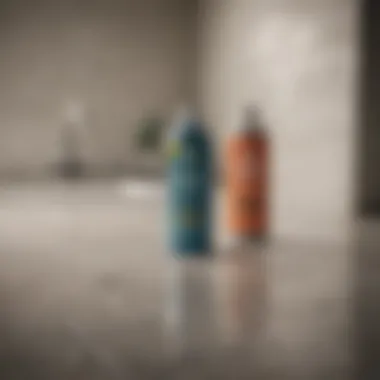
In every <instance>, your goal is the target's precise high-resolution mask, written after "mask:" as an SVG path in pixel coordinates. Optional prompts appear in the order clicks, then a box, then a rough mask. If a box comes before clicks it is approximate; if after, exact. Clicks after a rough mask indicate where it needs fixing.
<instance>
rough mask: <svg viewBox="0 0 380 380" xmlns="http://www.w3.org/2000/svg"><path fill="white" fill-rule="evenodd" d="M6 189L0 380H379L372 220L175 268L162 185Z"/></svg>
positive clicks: (379, 261) (1, 232) (377, 260)
mask: <svg viewBox="0 0 380 380" xmlns="http://www.w3.org/2000/svg"><path fill="white" fill-rule="evenodd" d="M0 194H1V196H0V268H1V269H0V284H1V288H0V289H1V292H0V306H1V309H0V358H1V361H0V378H1V379H4V380H8V379H9V380H11V379H12V380H13V379H15V380H18V379H28V380H31V379H41V380H45V379H48V380H50V379H51V380H59V379H64V380H72V379H73V380H74V379H75V380H76V379H78V380H79V379H80V380H96V379H104V380H105V379H107V380H112V379H138V380H144V379H161V378H165V379H169V380H170V379H178V380H180V379H197V380H198V379H211V378H218V379H234V380H235V379H236V380H238V379H253V378H255V379H259V380H260V379H276V380H277V379H279V380H286V379H292V380H295V379H305V380H306V379H307V380H313V379H316V380H317V379H318V380H319V379H321V380H322V379H323V380H330V379H331V380H346V379H350V378H353V377H354V376H359V377H358V378H361V379H371V378H379V377H378V376H376V373H377V372H376V370H377V364H376V363H377V360H376V349H378V348H379V344H378V342H379V341H378V339H377V337H378V335H377V332H378V330H376V329H377V328H378V324H379V322H378V321H379V320H380V319H379V317H380V316H379V312H378V309H379V308H378V306H377V304H378V297H376V296H377V294H378V290H379V277H378V274H379V271H380V256H379V252H380V251H379V249H378V247H379V246H380V235H378V231H380V227H379V225H380V224H378V223H377V222H376V221H372V222H370V221H368V222H365V223H364V222H361V223H358V227H357V230H356V231H355V235H357V236H355V237H353V240H352V241H351V242H348V243H347V244H339V245H337V244H328V243H323V242H305V241H303V242H301V241H300V242H297V241H292V242H290V241H287V242H286V241H273V242H271V243H270V244H269V245H268V246H267V247H265V248H260V247H256V248H255V247H240V248H235V249H221V250H219V252H217V254H216V256H215V258H214V259H212V260H205V261H197V260H195V261H194V260H193V261H177V260H175V259H173V258H172V257H171V255H170V254H169V253H168V252H167V251H166V249H165V241H164V239H163V237H164V236H165V235H164V234H165V230H164V202H163V200H164V199H163V197H162V194H161V192H160V190H159V186H158V187H157V186H151V187H146V186H145V187H144V186H143V187H141V186H140V185H139V184H132V186H130V184H129V183H127V184H126V183H120V182H117V181H109V182H104V183H102V182H99V181H97V182H87V183H79V182H78V183H75V182H74V183H63V182H55V183H45V184H28V185H25V184H19V185H17V184H12V185H10V184H9V185H2V186H1V187H0ZM360 374H361V375H360Z"/></svg>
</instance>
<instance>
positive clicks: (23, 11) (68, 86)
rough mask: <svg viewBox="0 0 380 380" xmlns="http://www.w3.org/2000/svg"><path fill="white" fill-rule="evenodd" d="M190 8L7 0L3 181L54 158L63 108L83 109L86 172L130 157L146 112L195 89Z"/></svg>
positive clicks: (0, 126)
mask: <svg viewBox="0 0 380 380" xmlns="http://www.w3.org/2000/svg"><path fill="white" fill-rule="evenodd" d="M195 12H196V2H194V1H177V0H154V1H150V0H79V1H78V0H64V1H61V0H49V1H46V0H33V1H30V0H12V1H2V2H1V3H0V18H1V20H0V22H1V23H0V24H1V26H0V27H1V32H0V49H1V59H0V175H2V174H7V173H9V172H31V173H35V172H40V171H46V170H47V169H48V168H49V167H50V166H51V165H52V164H53V163H54V161H56V160H57V156H58V152H59V151H58V141H57V139H58V131H59V128H60V127H61V124H62V121H63V120H62V119H63V114H64V113H65V107H66V104H67V102H70V101H72V100H73V101H75V102H78V103H79V104H80V105H81V106H83V108H84V112H85V118H86V129H85V130H84V131H83V139H84V156H85V158H86V162H87V164H88V165H89V166H95V167H96V166H106V167H107V166H112V165H114V164H119V163H125V162H128V160H133V159H134V157H133V155H131V154H130V152H129V149H130V146H129V141H128V135H129V133H130V131H131V129H132V128H134V127H135V126H136V122H137V121H138V120H139V118H140V117H141V116H142V115H144V112H146V111H148V112H149V111H155V110H157V112H158V113H159V114H162V115H163V116H167V115H168V114H170V113H171V112H172V110H173V106H174V105H175V104H176V103H177V102H178V98H180V97H181V96H184V95H186V94H188V93H189V92H191V91H192V90H191V86H192V85H193V82H194V73H195V71H194V63H195V55H194V52H195V28H196V23H195V15H196V13H195Z"/></svg>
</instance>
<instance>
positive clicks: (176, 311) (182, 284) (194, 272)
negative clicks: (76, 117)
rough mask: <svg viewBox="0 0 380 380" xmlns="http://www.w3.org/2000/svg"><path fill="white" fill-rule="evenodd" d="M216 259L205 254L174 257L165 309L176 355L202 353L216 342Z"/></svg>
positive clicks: (171, 341) (167, 335)
mask: <svg viewBox="0 0 380 380" xmlns="http://www.w3.org/2000/svg"><path fill="white" fill-rule="evenodd" d="M212 271H213V263H212V262H211V261H210V260H207V259H204V258H192V259H184V260H177V261H175V260H173V261H172V262H171V265H170V267H169V268H168V271H167V274H168V276H167V285H168V288H167V296H166V310H165V317H166V318H165V322H166V323H165V325H166V333H167V334H166V337H167V338H168V348H169V350H170V352H171V353H173V354H174V355H180V356H183V355H184V356H192V355H195V356H202V355H206V354H207V353H210V352H212V350H213V347H214V344H215V334H216V331H215V328H216V324H215V311H216V308H215V289H214V281H213V277H214V276H213V273H212Z"/></svg>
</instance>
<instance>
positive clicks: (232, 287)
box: [165, 249, 266, 356]
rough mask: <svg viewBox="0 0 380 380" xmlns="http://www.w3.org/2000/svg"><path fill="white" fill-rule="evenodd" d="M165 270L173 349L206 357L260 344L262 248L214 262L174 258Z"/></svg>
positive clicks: (167, 323)
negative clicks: (218, 351) (218, 352)
mask: <svg viewBox="0 0 380 380" xmlns="http://www.w3.org/2000/svg"><path fill="white" fill-rule="evenodd" d="M167 274H168V276H167V286H168V287H167V292H166V305H165V306H166V307H165V326H166V334H165V338H166V342H167V347H168V348H169V349H170V351H169V352H171V353H172V354H174V355H185V356H188V355H190V356H191V355H196V356H203V355H208V354H210V353H211V354H216V353H217V350H220V351H221V352H222V351H223V350H224V349H225V348H239V347H240V348H242V349H243V350H246V349H248V350H249V347H252V346H253V345H254V344H256V342H257V340H258V336H259V335H260V332H262V331H263V330H264V328H265V326H264V322H265V317H266V316H265V290H266V286H265V274H266V272H265V256H264V255H263V254H262V252H250V251H249V250H247V249H245V250H240V251H239V252H232V253H231V254H229V255H226V256H223V257H220V258H218V259H216V260H214V261H211V260H205V259H200V258H197V259H189V260H179V261H174V260H173V261H172V262H171V266H170V268H169V269H168V271H167ZM239 352H241V351H240V350H239Z"/></svg>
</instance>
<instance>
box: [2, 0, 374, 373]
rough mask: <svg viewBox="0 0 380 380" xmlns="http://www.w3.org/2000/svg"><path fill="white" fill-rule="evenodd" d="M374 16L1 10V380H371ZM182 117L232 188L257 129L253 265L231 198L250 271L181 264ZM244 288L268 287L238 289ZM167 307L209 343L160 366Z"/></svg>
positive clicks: (253, 7)
mask: <svg viewBox="0 0 380 380" xmlns="http://www.w3.org/2000/svg"><path fill="white" fill-rule="evenodd" d="M379 17H380V6H379V4H378V2H377V1H376V0H366V1H364V0H363V1H359V0H234V1H231V0H181V1H178V0H138V1H137V0H107V1H106V0H65V1H62V0H34V1H29V0H1V1H0V18H1V20H0V51H1V59H0V268H1V269H0V283H1V285H2V287H1V289H2V290H1V292H0V300H1V308H0V309H1V311H0V330H1V335H0V346H1V347H0V351H1V355H0V359H1V360H0V375H1V378H4V379H24V378H28V379H32V378H33V379H34V378H36V379H55V380H56V379H61V378H62V379H84V378H88V379H97V378H100V379H106V378H107V379H113V378H126V377H125V376H127V377H128V376H129V378H131V379H134V378H136V379H137V378H139V379H143V378H145V377H146V378H159V377H160V378H161V377H162V376H164V375H165V376H166V377H167V378H175V379H179V378H182V377H181V376H183V378H195V376H197V377H199V376H204V378H209V376H211V375H212V376H215V374H218V376H219V378H223V376H225V377H226V378H233V379H235V378H240V377H241V378H244V376H251V377H252V374H254V373H255V374H256V375H257V376H258V377H257V378H259V379H260V378H265V379H266V378H268V379H272V378H273V379H278V378H281V379H282V380H283V379H285V378H288V377H286V376H289V379H298V378H299V379H306V378H307V379H308V380H311V379H330V378H331V379H337V380H340V379H342V380H346V379H348V378H351V377H355V376H359V377H358V378H361V379H367V378H368V379H369V378H376V376H375V375H376V373H378V368H377V365H376V362H377V360H376V357H377V354H378V352H379V347H380V344H379V340H378V339H377V337H378V334H377V332H378V326H377V325H378V323H377V321H378V319H379V318H378V317H379V310H378V307H377V306H376V304H377V297H376V295H377V290H378V287H379V282H378V279H377V277H378V270H379V269H378V268H379V259H378V248H379V245H380V238H379V237H378V236H380V235H379V234H378V232H379V230H380V225H379V223H378V221H377V217H378V214H379V212H380V176H379V175H378V165H377V163H378V155H379V154H380V153H379V152H380V149H379V147H380V145H379V144H380V136H378V134H379V132H378V128H377V122H378V120H377V119H378V118H377V112H378V111H377V110H378V109H379V107H378V106H377V101H378V90H379V89H380V82H379V80H378V75H377V66H378V65H377V60H378V57H379V54H378V50H379V47H378V43H377V36H378V34H379V30H377V29H379V28H380V26H378V22H377V21H378V18H379ZM183 102H187V103H189V104H192V105H194V106H195V107H196V110H197V113H198V114H199V115H200V116H201V117H202V119H203V121H204V122H205V125H206V126H207V127H208V128H209V130H210V131H211V133H212V135H213V139H214V143H215V146H216V150H217V156H218V165H219V166H220V168H219V169H221V168H222V162H223V146H224V142H225V140H226V137H227V135H228V132H229V131H230V130H231V129H233V128H234V127H235V126H236V125H238V124H239V123H240V121H241V117H242V110H243V108H244V107H245V106H246V105H247V104H252V103H253V104H257V105H258V106H259V107H260V108H261V109H262V112H263V117H264V120H265V123H266V125H267V127H268V130H269V131H270V135H271V170H270V175H271V194H270V197H271V233H272V237H273V239H272V241H271V244H270V245H269V247H267V248H266V249H265V250H264V252H262V250H261V249H253V248H251V249H249V250H248V251H249V252H248V257H255V258H258V257H260V258H261V259H260V260H258V259H257V260H258V261H259V262H260V264H258V262H257V260H256V261H255V262H254V263H252V262H251V261H250V260H252V258H250V259H249V261H248V262H246V261H245V260H248V259H247V255H246V254H245V253H241V252H238V253H236V252H232V253H231V255H229V253H228V251H229V250H228V248H227V245H226V242H227V237H228V236H227V234H226V231H225V226H224V225H223V222H222V220H223V218H222V216H220V217H219V215H222V214H223V186H218V187H216V190H215V193H216V199H217V204H218V206H217V211H216V212H217V215H218V217H217V227H216V240H217V247H218V250H217V252H218V253H220V256H222V257H224V255H223V254H224V253H226V254H227V257H232V258H234V257H235V256H237V257H238V258H237V259H236V260H237V261H236V260H235V259H228V260H226V259H223V258H222V259H220V260H216V261H215V263H204V264H198V266H199V267H200V268H199V267H197V265H195V269H194V268H193V265H190V264H187V263H182V264H181V265H179V267H180V268H178V265H177V263H174V262H171V258H170V254H169V253H168V252H167V249H166V245H165V244H166V243H165V239H164V236H165V228H164V224H165V219H164V218H165V197H164V183H165V157H164V152H163V149H162V143H163V140H164V135H165V132H166V131H167V128H168V125H169V124H170V122H171V118H172V115H173V112H174V111H175V110H176V109H177V107H178V105H180V104H182V103H183ZM241 255H243V256H242V257H243V258H241ZM263 257H264V258H263ZM263 262H264V263H263ZM173 266H174V267H176V268H174V270H175V271H176V272H175V273H177V275H176V276H171V274H170V273H172V272H170V271H169V272H170V273H169V272H168V268H171V269H172V267H173ZM197 268H198V269H197ZM247 268H251V269H252V271H253V273H257V272H259V273H261V275H263V276H261V275H260V276H259V277H260V278H262V277H265V278H266V280H265V281H264V282H265V283H266V285H265V286H262V287H261V285H258V282H256V281H251V280H244V281H243V282H242V283H240V282H238V281H236V280H233V279H234V278H235V277H236V278H238V279H241V278H243V279H247V278H248V279H252V278H256V277H257V274H253V273H250V272H249V271H248V272H247V270H248V269H247ZM171 269H170V270H171ZM239 271H241V273H240V272H239ZM226 273H227V274H226ZM247 273H248V274H247ZM172 277H173V278H172ZM200 277H201V278H203V280H200V279H199V278H200ZM205 277H207V278H208V280H210V279H211V282H210V283H212V284H214V285H210V284H209V282H208V280H207V281H206V280H205ZM178 278H180V279H181V280H178ZM168 279H174V280H175V279H177V280H176V281H177V282H176V283H174V284H173V283H172V282H171V281H167V280H168ZM231 279H232V280H231ZM167 283H170V284H171V285H170V286H169V285H168V286H167ZM199 283H201V284H203V285H202V287H201V289H203V290H199V289H198V290H196V289H197V287H196V285H197V284H198V285H199ZM259 283H260V284H261V283H262V281H261V282H259ZM217 284H219V285H217ZM220 284H222V285H220ZM231 284H232V285H231ZM194 287H195V288H194ZM198 287H199V286H198ZM209 287H211V288H212V289H214V288H216V289H217V290H218V291H217V293H218V294H221V293H223V294H224V295H223V296H222V297H220V298H218V297H219V296H216V295H214V296H212V295H210V294H214V293H213V292H211V291H210V292H206V291H204V289H206V288H209ZM182 288H185V290H183V289H182ZM193 288H194V289H195V290H194V289H193ZM211 288H210V289H211ZM226 288H228V289H232V290H231V291H232V293H233V294H235V293H236V292H237V293H238V294H239V295H238V296H233V298H234V299H235V297H237V299H238V300H240V301H236V302H235V301H234V302H232V304H231V303H230V302H229V301H228V300H229V299H230V298H229V297H230V296H229V294H230V290H225V289H226ZM168 289H169V290H168ZM173 289H174V290H175V292H174V293H173V292H172V291H173ZM178 289H179V290H178ZM181 289H182V291H180V290H181ZM223 289H224V290H223ZM241 289H243V290H241ZM260 289H261V290H260ZM177 290H178V291H177ZM257 292H258V293H260V292H262V293H263V297H264V298H266V299H267V301H266V302H263V303H262V304H261V303H260V302H259V303H255V302H256V301H253V298H254V297H253V298H251V297H250V296H247V294H256V293H257ZM264 293H265V294H266V295H264ZM173 294H174V295H173ZM181 294H182V296H181ZM194 294H195V295H194ZM260 294H261V293H260ZM206 295H207V297H211V298H205V297H206ZM168 297H169V299H170V300H172V301H173V300H178V299H181V301H178V302H177V303H176V305H177V306H176V307H177V308H180V309H181V310H182V313H174V315H177V319H178V320H180V321H182V324H181V323H179V322H176V323H174V322H173V323H172V327H173V326H174V327H176V329H177V333H178V331H182V332H183V331H185V330H186V331H195V332H192V333H188V334H183V333H179V335H180V337H181V338H180V339H179V341H181V342H183V340H186V339H187V338H186V339H185V338H184V336H188V337H189V336H192V337H194V336H200V337H203V338H204V340H205V342H206V343H204V342H198V341H197V340H196V339H195V341H196V343H191V344H192V345H193V347H192V349H191V350H190V351H191V355H182V354H181V355H180V356H181V359H178V358H177V356H176V355H174V356H175V357H176V359H173V357H172V356H171V355H169V357H170V358H169V359H168V358H166V357H165V359H163V358H162V355H163V352H166V351H165V350H163V349H162V347H166V343H167V342H168V341H171V340H170V339H169V338H168V339H167V338H165V334H166V332H165V331H166V329H165V328H163V327H162V323H163V324H164V325H165V323H166V322H165V320H166V317H165V315H166V310H167V308H168V306H167V302H166V301H167V298H168ZM202 299H203V301H202ZM216 299H218V300H222V301H218V302H221V303H223V302H224V306H223V307H217V306H215V307H211V308H210V307H209V306H210V305H212V304H213V302H214V301H211V300H216ZM255 299H256V298H255ZM223 300H224V301H223ZM226 300H227V301H226ZM202 302H203V303H202ZM169 303H170V302H169ZM170 304H172V303H170ZM263 304H265V305H268V304H269V305H270V306H268V310H267V311H266V312H264V311H263V310H264V309H263V308H264V306H260V305H263ZM165 305H166V306H165ZM184 305H185V306H184ZM202 305H208V307H205V306H202ZM231 305H232V306H231ZM236 305H238V306H236ZM239 305H240V306H239ZM241 305H245V306H246V307H245V306H244V307H243V306H241ZM265 307H267V306H265ZM231 308H232V309H231ZM234 308H237V309H236V310H237V311H233V310H234ZM169 309H170V307H169ZM209 309H211V311H210V310H209ZM170 310H171V309H170ZM183 310H187V311H185V312H184V311H183ZM189 310H201V311H202V310H203V312H204V314H202V313H201V314H200V315H201V316H194V318H193V317H192V318H193V320H192V318H190V317H189V318H185V317H184V316H183V315H185V314H186V315H191V313H190V312H189ZM207 310H208V311H207ZM228 310H230V311H228ZM231 310H232V311H231ZM247 310H249V312H248V311H247ZM252 310H254V311H255V312H253V311H252ZM265 310H266V309H265ZM216 311H217V312H216ZM250 313H253V314H255V313H257V314H258V315H259V316H260V317H257V318H259V319H260V318H263V319H264V320H265V321H266V322H267V323H266V324H264V325H267V326H266V327H262V326H263V325H262V324H260V323H259V324H258V323H257V322H256V320H257V318H256V317H253V316H252V315H251V314H250ZM265 313H266V314H265ZM214 314H215V315H219V317H221V319H222V320H223V321H224V322H223V323H222V322H221V326H228V327H223V328H222V327H220V329H219V330H218V331H224V332H223V333H215V334H214V336H213V337H211V336H208V335H207V334H206V332H207V333H210V334H211V330H212V329H210V328H209V327H210V326H215V325H216V324H217V323H216V322H215V321H216V319H218V318H217V317H216V316H215V315H214ZM181 315H182V317H180V316H181ZM211 315H214V317H212V316H211ZM247 315H248V317H247ZM262 315H264V317H261V316H262ZM242 316H245V317H242ZM169 319H170V318H169ZM199 320H200V321H204V323H205V324H206V325H205V326H206V327H205V326H203V322H199ZM231 320H232V322H231ZM247 320H248V322H247ZM163 321H164V322H163ZM226 321H227V322H226ZM228 321H230V322H228ZM250 321H252V323H251V322H250ZM184 324H193V325H195V327H196V329H195V330H192V329H193V327H194V326H193V327H192V328H191V329H190V328H189V330H187V327H186V328H185V327H183V326H184ZM181 326H182V327H181ZM239 326H240V327H239ZM247 326H248V327H247ZM257 326H261V327H257ZM197 328H199V330H197ZM247 328H248V329H250V331H251V332H252V331H256V330H257V331H258V334H259V332H262V334H261V335H260V334H259V335H260V338H256V335H255V334H256V333H255V334H254V335H255V337H254V338H250V339H251V340H250V342H251V341H256V340H257V341H258V342H260V343H259V344H258V343H257V344H256V345H257V346H258V347H259V348H257V347H256V348H252V347H251V345H250V344H247V342H246V341H245V340H244V339H242V338H241V337H242V336H251V335H250V334H248V333H246V332H243V333H242V332H241V331H246V330H244V329H247ZM240 330H241V331H240ZM197 331H198V332H197ZM239 331H240V332H239ZM231 334H232V336H235V338H233V339H232V338H231ZM177 335H178V334H177ZM226 336H228V338H225V337H226ZM262 336H264V338H263V337H262ZM177 338H178V337H177ZM226 339H227V343H226ZM231 339H232V341H233V343H231ZM190 340H191V339H190ZM191 341H192V342H193V340H191ZM215 342H217V343H215ZM237 342H238V343H237ZM204 347H206V348H204ZM210 347H212V348H210ZM215 347H217V348H215ZM168 351H170V352H171V351H172V349H170V350H168ZM174 351H175V352H176V353H178V352H182V349H178V348H175V349H174ZM185 351H186V350H185ZM190 351H189V352H190ZM251 351H252V352H254V353H255V354H254V357H255V358H257V360H256V361H257V363H256V361H254V360H252V358H251V357H250V356H249V355H250V354H251ZM186 352H187V351H186ZM210 352H212V354H210ZM194 353H195V354H194ZM206 353H207V354H206ZM184 357H185V359H184ZM244 358H245V359H246V362H245V364H243V362H242V360H243V359H244ZM226 362H229V363H230V364H229V367H230V368H235V367H236V368H235V369H232V370H231V372H228V371H226V370H223V369H221V368H224V367H223V363H226ZM173 363H175V364H173ZM178 363H179V365H178ZM234 366H235V367H234ZM239 368H240V371H241V373H240V372H239ZM194 371H195V372H194ZM2 374H3V375H2ZM186 376H187V377H186ZM260 376H261V377H260ZM279 376H280V377H279Z"/></svg>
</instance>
